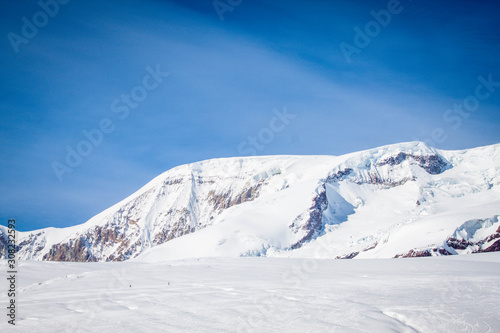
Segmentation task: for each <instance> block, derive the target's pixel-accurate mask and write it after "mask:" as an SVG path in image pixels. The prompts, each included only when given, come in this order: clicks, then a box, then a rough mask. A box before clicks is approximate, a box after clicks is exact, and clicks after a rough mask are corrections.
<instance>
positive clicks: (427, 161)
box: [376, 152, 450, 175]
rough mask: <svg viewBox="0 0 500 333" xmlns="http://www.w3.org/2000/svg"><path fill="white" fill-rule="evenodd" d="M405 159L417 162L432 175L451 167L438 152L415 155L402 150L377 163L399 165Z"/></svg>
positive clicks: (378, 164) (379, 164) (380, 164)
mask: <svg viewBox="0 0 500 333" xmlns="http://www.w3.org/2000/svg"><path fill="white" fill-rule="evenodd" d="M404 161H410V163H415V164H417V165H418V166H420V167H421V168H422V169H424V170H425V171H427V173H429V174H431V175H437V174H440V173H442V172H443V171H445V170H446V169H448V168H449V167H450V165H449V163H448V162H447V161H446V160H445V159H444V158H443V157H441V155H438V154H430V155H413V154H407V153H404V152H400V153H399V154H397V155H396V156H391V157H388V158H385V159H382V160H381V161H378V162H377V163H376V165H377V166H383V165H390V166H394V165H399V164H401V163H403V162H404Z"/></svg>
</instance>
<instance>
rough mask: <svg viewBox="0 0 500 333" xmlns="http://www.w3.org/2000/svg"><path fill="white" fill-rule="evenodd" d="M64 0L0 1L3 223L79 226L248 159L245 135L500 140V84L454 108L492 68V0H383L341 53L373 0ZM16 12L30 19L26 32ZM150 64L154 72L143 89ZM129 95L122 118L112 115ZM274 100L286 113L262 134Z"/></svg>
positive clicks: (298, 146)
mask: <svg viewBox="0 0 500 333" xmlns="http://www.w3.org/2000/svg"><path fill="white" fill-rule="evenodd" d="M51 1H55V0H42V3H49V2H51ZM61 2H67V3H65V4H60V5H58V7H59V8H58V11H57V13H55V15H52V16H53V17H50V16H49V15H45V18H46V19H47V20H46V22H45V21H44V14H43V13H42V14H39V13H38V12H40V11H41V10H42V9H41V7H40V5H39V4H38V3H37V1H9V2H4V3H3V4H2V11H1V14H0V15H1V21H0V22H1V23H0V27H1V34H2V36H4V37H2V39H1V42H0V48H1V53H0V58H1V60H2V64H3V66H2V67H1V69H0V79H1V80H0V85H2V87H1V88H2V89H1V90H0V97H1V98H0V120H1V122H0V126H1V132H0V143H1V145H0V154H1V164H0V171H1V175H0V190H1V193H2V194H1V196H0V198H1V199H0V224H2V225H5V224H6V222H7V219H8V218H12V217H14V218H16V219H17V221H18V223H17V224H18V227H19V229H20V230H32V229H37V228H42V227H48V226H53V227H65V226H70V225H75V224H79V223H83V222H85V221H86V220H88V219H89V218H90V217H92V216H93V215H95V214H97V213H99V212H101V211H102V210H104V209H106V208H107V207H109V206H111V205H112V204H114V203H116V202H118V201H120V200H121V199H123V198H125V197H126V196H128V195H130V194H131V193H133V192H134V191H135V190H137V189H138V188H140V187H141V186H142V185H144V184H146V183H147V182H148V181H149V180H151V179H152V178H154V177H155V176H157V175H158V174H160V173H162V172H164V171H166V170H168V169H170V168H172V167H174V166H177V165H180V164H184V163H190V162H195V161H199V160H203V159H209V158H217V157H231V156H242V155H246V154H247V153H248V152H249V150H248V149H242V147H245V148H248V147H249V139H248V137H249V136H253V137H257V138H258V136H259V134H260V135H261V139H259V140H262V139H263V138H265V140H264V142H263V141H259V145H260V146H259V148H260V149H259V150H257V149H254V151H255V152H256V153H257V154H259V155H274V154H303V155H304V154H306V155H307V154H331V155H340V154H344V153H348V152H352V151H356V150H362V149H368V148H372V147H376V146H380V145H385V144H390V143H397V142H404V141H414V140H428V139H430V138H432V133H434V132H435V131H436V130H438V133H439V137H440V139H439V140H437V141H439V142H436V140H433V143H434V145H435V146H436V147H438V148H444V149H463V148H470V147H475V146H482V145H488V144H493V143H498V142H500V134H499V133H500V131H499V129H500V126H499V125H500V112H499V111H500V87H498V88H496V89H498V91H496V89H495V87H493V88H492V89H494V91H491V92H490V91H488V90H485V89H487V88H485V87H483V88H481V89H482V90H481V93H482V95H481V96H485V95H486V94H487V93H489V94H487V95H488V96H487V97H485V98H483V99H481V100H480V103H479V105H477V106H474V111H473V112H463V113H461V114H459V113H457V112H455V111H452V110H453V106H454V104H457V105H460V104H462V103H463V102H464V101H465V100H467V98H469V99H468V101H469V102H470V101H473V100H474V99H473V97H474V96H475V94H476V88H477V86H478V85H480V84H481V82H480V81H479V80H478V77H479V76H482V77H483V78H485V79H488V76H489V75H491V80H492V81H494V82H500V66H499V65H500V57H499V54H500V4H499V3H498V2H497V1H477V2H470V1H453V2H452V1H439V2H436V1H423V0H419V1H416V0H414V1H409V0H402V1H400V2H399V4H397V3H395V2H393V3H392V6H395V5H397V6H396V7H394V8H397V10H395V12H396V11H397V13H392V14H391V12H389V14H390V15H391V16H390V17H391V19H390V22H389V23H388V24H386V26H385V27H384V26H381V25H380V24H379V28H380V29H378V30H373V31H371V32H370V31H368V33H370V34H371V36H372V37H370V36H368V35H367V36H368V38H369V39H370V40H369V43H368V44H367V45H366V46H365V45H362V46H363V47H357V50H358V52H356V53H352V54H351V55H350V59H347V57H346V56H345V54H344V53H343V51H342V49H341V47H340V45H341V43H345V44H344V45H346V44H349V45H351V46H353V47H356V41H355V37H356V32H355V30H354V29H355V28H356V27H358V28H359V29H360V30H361V31H362V32H363V33H365V34H366V33H367V31H366V27H367V24H368V26H369V27H370V22H371V21H374V17H373V16H372V14H371V11H375V12H376V13H380V11H381V10H388V1H249V0H243V1H236V0H232V1H228V0H221V1H220V2H219V3H218V4H219V11H220V8H224V7H223V6H224V5H221V3H223V4H225V6H226V7H225V8H226V9H227V8H230V9H231V10H227V11H225V12H224V13H223V14H222V17H223V20H221V18H220V16H219V14H218V12H217V9H216V8H214V5H213V1H209V0H207V1H204V0H203V1H200V0H197V1H195V0H192V1H181V0H177V1H174V0H172V1H160V0H157V1H152V0H149V1H148V0H146V1H138V0H121V1H93V0H87V1H82V0H71V1H69V2H68V1H67V0H65V1H62V0H61ZM230 3H232V4H233V5H234V6H231V5H229V4H230ZM238 3H239V4H238ZM389 3H390V2H389ZM221 6H222V7H221ZM227 6H229V7H227ZM51 8H52V10H54V7H51ZM391 8H392V7H391ZM37 13H38V14H37ZM23 17H25V18H26V19H25V20H23ZM26 20H27V21H28V22H29V23H31V24H33V23H34V20H35V21H36V20H38V21H36V22H38V25H39V27H36V26H35V28H36V29H37V30H38V31H37V32H36V34H35V35H34V36H30V35H29V34H28V35H27V36H28V37H29V38H25V37H24V36H25V35H23V25H25V24H26V23H25V22H26ZM371 27H375V29H376V26H374V25H373V24H372V25H371ZM24 30H25V31H24V32H29V31H28V30H29V29H28V28H24ZM13 34H15V35H16V36H17V37H13V36H14V35H13ZM18 37H20V38H25V39H23V42H19V40H20V39H15V38H18ZM13 38H14V39H13ZM13 40H14V42H13ZM360 45H361V44H358V46H360ZM16 48H17V50H16ZM16 51H17V52H16ZM348 60H350V61H348ZM148 66H149V68H150V69H153V70H154V69H157V68H159V70H160V71H161V72H165V73H166V72H168V76H165V77H162V78H161V83H159V84H158V85H157V87H156V88H154V89H151V90H145V89H144V86H143V82H144V80H145V77H146V76H147V75H148V74H149V72H148V71H147V70H146V68H147V67H148ZM149 75H150V74H149ZM152 79H153V78H152V77H150V78H146V80H147V82H148V84H149V85H150V86H152V85H153V83H154V81H151V80H152ZM141 87H142V88H141ZM490 88H491V86H490ZM132 92H135V94H136V95H135V96H140V97H141V98H139V97H138V100H137V103H135V104H137V105H135V104H134V108H132V107H128V111H129V113H128V115H127V117H123V116H124V114H123V113H117V112H114V111H116V106H117V105H118V106H121V107H124V106H126V105H127V104H125V102H124V101H123V100H122V96H124V95H131V94H132ZM144 92H146V94H147V95H146V96H145V97H144V96H143V95H140V93H144ZM470 97H472V99H471V98H470ZM139 99H140V101H139ZM116 100H118V104H116V105H115V108H113V107H112V105H113V102H114V101H116ZM476 100H477V98H476ZM284 108H286V112H287V113H288V114H291V115H293V119H292V118H290V119H289V121H287V123H286V124H284V123H280V126H279V131H272V140H270V139H269V138H270V137H269V133H270V131H269V129H270V123H271V121H272V119H273V118H274V117H275V112H276V110H278V111H280V112H284V111H283V110H284ZM122 110H123V109H122ZM273 110H274V111H273ZM448 110H450V111H448ZM447 112H448V113H447ZM122 118H124V119H122ZM103 119H104V120H105V119H107V120H105V121H109V122H111V123H108V125H109V124H111V126H112V127H113V130H112V131H110V133H103V136H102V139H100V140H99V141H100V144H99V145H97V146H91V152H90V153H89V154H88V155H87V156H84V157H82V160H81V162H80V163H78V165H77V166H75V167H71V170H72V172H71V173H69V172H64V173H63V174H62V176H61V177H59V178H58V176H57V175H56V172H55V171H54V162H57V163H60V165H66V166H68V165H67V163H66V161H65V159H66V156H67V154H68V153H67V147H70V149H74V150H76V149H77V148H78V145H79V144H80V148H81V149H85V148H88V147H85V144H81V142H82V141H85V140H86V137H85V136H84V134H83V133H82V131H92V130H93V129H98V128H99V124H100V123H101V122H102V121H103ZM282 125H283V126H282ZM274 128H277V127H276V126H275V127H274ZM265 135H267V136H265ZM444 136H445V137H446V138H445V139H443V137H444ZM97 139H99V138H98V137H97ZM87 151H88V150H87Z"/></svg>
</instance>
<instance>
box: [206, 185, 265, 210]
mask: <svg viewBox="0 0 500 333" xmlns="http://www.w3.org/2000/svg"><path fill="white" fill-rule="evenodd" d="M262 185H263V183H262V182H259V183H257V184H256V185H254V186H252V187H249V188H248V189H246V190H244V191H242V192H240V193H237V194H232V192H231V190H229V191H228V192H225V193H215V192H214V191H210V192H209V193H208V200H209V201H210V203H212V204H213V205H214V209H215V210H219V211H221V210H224V209H228V208H229V207H232V206H235V205H239V204H242V203H244V202H247V201H253V200H255V199H256V198H257V197H258V196H259V192H260V189H261V187H262Z"/></svg>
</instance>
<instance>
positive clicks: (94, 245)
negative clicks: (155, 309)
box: [0, 142, 500, 261]
mask: <svg viewBox="0 0 500 333" xmlns="http://www.w3.org/2000/svg"><path fill="white" fill-rule="evenodd" d="M499 185H500V144H497V145H492V146H487V147H481V148H475V149H468V150H463V151H443V150H436V149H433V148H431V147H428V146H427V145H425V144H424V143H421V142H409V143H401V144H395V145H389V146H384V147H379V148H375V149H370V150H366V151H362V152H356V153H351V154H347V155H343V156H266V157H247V158H226V159H215V160H208V161H202V162H198V163H193V164H188V165H183V166H179V167H176V168H174V169H171V170H169V171H167V172H165V173H163V174H161V175H160V176H158V177H156V178H155V179H154V180H152V181H151V182H150V183H148V184H147V185H145V186H144V187H143V188H141V189H140V190H139V191H137V192H136V193H134V194H132V195H131V196H129V197H128V198H126V199H124V200H123V201H121V202H119V203H117V204H116V205H114V206H112V207H110V208H109V209H107V210H105V211H103V212H102V213H100V214H98V215H96V216H95V217H93V218H92V219H90V220H89V221H87V222H86V223H84V224H81V225H78V226H75V227H71V228H64V229H54V228H50V229H42V230H37V231H33V232H23V233H19V236H18V242H19V245H20V247H19V256H20V258H23V259H37V260H58V261H123V260H128V259H133V258H135V259H134V260H139V261H165V260H175V259H184V258H196V257H239V256H275V257H314V258H392V257H396V256H397V257H407V256H432V255H447V254H466V253H473V252H485V251H498V250H499V247H500V242H499V238H500V222H499V219H498V217H499V216H500V186H499ZM5 231H6V230H5V228H3V227H1V228H0V247H1V250H2V251H1V252H2V253H4V251H5V239H6V238H5Z"/></svg>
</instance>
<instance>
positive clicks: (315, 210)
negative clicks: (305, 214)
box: [290, 187, 328, 250]
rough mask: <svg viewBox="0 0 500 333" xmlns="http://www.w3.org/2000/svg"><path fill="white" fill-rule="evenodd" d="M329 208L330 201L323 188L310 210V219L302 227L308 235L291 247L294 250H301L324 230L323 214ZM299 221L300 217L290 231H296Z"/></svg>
mask: <svg viewBox="0 0 500 333" xmlns="http://www.w3.org/2000/svg"><path fill="white" fill-rule="evenodd" d="M327 208H328V200H327V198H326V189H325V188H324V187H323V188H322V190H321V191H320V193H319V194H318V195H317V196H316V197H315V198H314V199H313V204H312V206H311V208H309V218H308V219H307V221H306V223H305V224H304V225H303V226H302V227H301V229H302V230H304V231H306V235H305V236H303V237H302V238H301V239H300V240H299V241H298V242H296V243H295V244H293V245H292V246H291V247H290V248H291V249H292V250H295V249H298V248H300V247H301V246H302V245H303V244H304V243H306V242H308V241H310V240H311V239H313V238H314V237H315V236H317V235H319V234H320V233H321V229H322V228H323V212H324V211H325V210H326V209H327ZM299 221H300V217H297V218H296V219H295V221H294V222H293V223H292V224H291V225H290V229H292V230H293V229H296V228H297V225H296V224H297V223H298V222H299Z"/></svg>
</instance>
